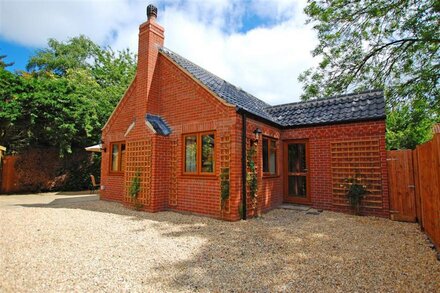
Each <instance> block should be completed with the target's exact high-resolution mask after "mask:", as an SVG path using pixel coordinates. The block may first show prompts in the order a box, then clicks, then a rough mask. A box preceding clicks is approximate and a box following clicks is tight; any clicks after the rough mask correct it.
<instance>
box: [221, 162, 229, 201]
mask: <svg viewBox="0 0 440 293" xmlns="http://www.w3.org/2000/svg"><path fill="white" fill-rule="evenodd" d="M229 185H230V184H229V168H222V172H221V173H220V199H221V203H222V209H224V208H225V207H224V205H225V202H226V200H228V199H229Z"/></svg>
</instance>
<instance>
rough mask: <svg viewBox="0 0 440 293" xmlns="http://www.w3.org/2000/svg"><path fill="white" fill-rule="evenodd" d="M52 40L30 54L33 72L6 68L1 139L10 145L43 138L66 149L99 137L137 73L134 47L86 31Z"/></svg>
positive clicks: (0, 96) (39, 142)
mask: <svg viewBox="0 0 440 293" xmlns="http://www.w3.org/2000/svg"><path fill="white" fill-rule="evenodd" d="M48 46H49V48H47V49H44V50H40V51H38V52H37V54H36V55H35V56H33V57H32V58H31V59H30V60H29V63H28V66H27V68H28V69H29V70H30V71H31V72H30V73H27V72H21V73H15V74H13V73H10V72H7V71H6V70H4V69H3V70H2V69H1V68H0V70H1V71H0V77H1V79H0V83H1V86H2V87H1V88H0V106H1V107H2V109H5V111H2V113H1V114H0V127H1V128H0V131H1V132H0V135H1V136H0V144H3V145H6V146H7V147H8V149H9V150H12V151H18V150H19V149H20V148H23V147H25V146H27V145H29V144H37V145H43V146H55V147H58V148H59V149H60V152H61V154H66V153H71V152H72V148H75V147H81V148H82V147H84V146H85V145H88V144H93V143H96V142H97V141H99V138H100V135H101V128H102V126H103V125H104V123H105V122H106V121H107V119H108V117H109V116H110V114H111V113H112V111H113V109H114V107H115V106H116V104H117V103H118V101H119V99H120V98H121V97H122V95H123V93H124V92H125V90H126V89H127V87H128V85H129V83H130V82H131V80H132V79H133V77H134V74H135V70H136V58H135V55H134V54H133V53H131V52H130V51H129V50H123V51H118V52H114V51H113V50H111V48H101V47H99V46H98V45H96V44H94V43H93V42H92V41H91V40H89V39H88V38H86V37H84V36H80V37H77V38H72V39H70V40H68V41H67V42H64V43H63V42H58V41H56V40H54V39H51V40H49V44H48Z"/></svg>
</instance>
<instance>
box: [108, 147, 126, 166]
mask: <svg viewBox="0 0 440 293" xmlns="http://www.w3.org/2000/svg"><path fill="white" fill-rule="evenodd" d="M110 149H111V153H110V171H111V172H123V171H124V170H125V142H115V143H112V144H111V146H110Z"/></svg>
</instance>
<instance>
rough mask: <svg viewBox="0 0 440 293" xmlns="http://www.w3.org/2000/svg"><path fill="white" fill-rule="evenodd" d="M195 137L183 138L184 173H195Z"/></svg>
mask: <svg viewBox="0 0 440 293" xmlns="http://www.w3.org/2000/svg"><path fill="white" fill-rule="evenodd" d="M196 166H197V137H196V136H195V135H194V136H186V137H185V172H191V173H192V172H197V168H196Z"/></svg>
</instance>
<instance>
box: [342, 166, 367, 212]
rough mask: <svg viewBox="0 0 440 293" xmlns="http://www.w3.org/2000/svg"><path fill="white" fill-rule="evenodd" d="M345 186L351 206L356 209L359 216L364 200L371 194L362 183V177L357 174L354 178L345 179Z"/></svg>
mask: <svg viewBox="0 0 440 293" xmlns="http://www.w3.org/2000/svg"><path fill="white" fill-rule="evenodd" d="M344 185H345V189H346V191H347V198H348V201H349V203H350V205H351V206H352V207H354V208H355V210H356V214H359V209H360V205H361V202H362V199H363V198H364V197H365V196H366V195H367V194H368V193H370V192H369V191H368V190H367V186H366V185H365V184H363V182H362V175H361V174H359V173H356V174H355V176H354V177H348V178H345V179H344Z"/></svg>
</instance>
